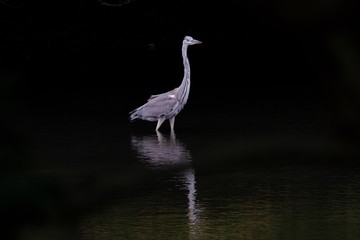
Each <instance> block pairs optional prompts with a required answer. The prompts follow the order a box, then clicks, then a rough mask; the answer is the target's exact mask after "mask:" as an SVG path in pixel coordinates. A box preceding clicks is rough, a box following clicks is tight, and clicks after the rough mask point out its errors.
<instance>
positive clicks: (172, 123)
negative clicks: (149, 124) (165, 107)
mask: <svg viewBox="0 0 360 240" xmlns="http://www.w3.org/2000/svg"><path fill="white" fill-rule="evenodd" d="M169 122H170V128H171V130H174V123H175V117H173V118H170V119H169Z"/></svg>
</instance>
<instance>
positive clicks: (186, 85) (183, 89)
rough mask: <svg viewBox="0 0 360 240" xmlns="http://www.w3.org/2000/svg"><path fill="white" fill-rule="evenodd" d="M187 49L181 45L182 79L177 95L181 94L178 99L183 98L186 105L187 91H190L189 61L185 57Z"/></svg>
mask: <svg viewBox="0 0 360 240" xmlns="http://www.w3.org/2000/svg"><path fill="white" fill-rule="evenodd" d="M187 48H188V45H186V44H183V46H182V58H183V64H184V78H183V80H182V82H181V85H180V86H179V93H180V94H181V95H180V96H179V97H180V98H183V100H184V101H183V102H184V104H185V103H186V101H187V99H188V96H189V91H190V63H189V59H188V57H187Z"/></svg>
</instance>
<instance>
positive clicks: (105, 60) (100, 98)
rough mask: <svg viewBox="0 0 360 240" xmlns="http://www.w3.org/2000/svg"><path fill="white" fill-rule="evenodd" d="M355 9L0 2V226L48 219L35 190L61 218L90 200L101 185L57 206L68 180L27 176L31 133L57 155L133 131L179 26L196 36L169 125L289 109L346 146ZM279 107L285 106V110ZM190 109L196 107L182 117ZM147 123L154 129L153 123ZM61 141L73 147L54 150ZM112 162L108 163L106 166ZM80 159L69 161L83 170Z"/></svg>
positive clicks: (162, 78)
mask: <svg viewBox="0 0 360 240" xmlns="http://www.w3.org/2000/svg"><path fill="white" fill-rule="evenodd" d="M359 16H360V15H359V8H358V3H357V2H356V1H353V0H328V1H322V0H312V1H310V0H309V1H304V0H292V1H277V0H276V1H263V0H252V1H251V0H247V1H218V2H216V1H215V2H210V1H201V0H198V1H190V0H188V1H186V0H174V1H165V0H153V1H149V0H143V1H141V0H123V1H122V0H112V1H110V0H108V1H105V0H102V1H96V0H89V1H70V0H68V1H66V0H65V1H60V0H59V1H57V0H48V1H45V0H34V1H25V0H0V123H1V125H0V141H1V142H0V143H1V144H0V147H1V148H0V163H1V168H0V173H1V180H2V183H1V184H2V186H3V187H1V189H2V196H9V197H7V198H2V202H1V204H2V206H10V207H5V208H1V215H2V217H3V218H4V219H6V220H7V225H6V226H7V227H9V229H8V231H9V232H10V233H14V232H16V230H17V229H16V227H17V226H18V221H19V219H21V220H22V221H24V222H26V221H30V222H31V221H32V220H34V219H42V215H41V214H44V215H45V217H44V219H46V216H47V215H48V213H44V212H47V209H46V208H44V209H42V208H41V207H42V206H40V205H41V204H42V202H41V201H38V200H39V199H40V200H42V201H43V202H44V203H46V202H51V203H54V205H56V204H57V203H59V205H61V206H60V207H59V206H58V205H56V207H54V208H55V209H56V210H54V212H56V213H57V211H58V212H62V211H64V210H66V211H67V212H66V211H65V213H61V214H63V215H64V216H65V221H67V220H69V219H72V217H73V216H74V215H77V212H76V211H77V210H78V209H81V207H82V205H83V203H84V202H85V203H87V204H89V202H88V199H89V198H90V199H92V198H93V197H94V196H93V195H92V193H91V192H92V189H93V188H95V187H94V186H99V185H100V186H101V184H98V185H96V184H94V183H86V184H85V185H81V184H83V183H82V181H83V180H79V182H80V184H78V185H76V187H74V189H77V190H79V192H80V193H82V194H83V196H82V198H81V200H83V202H82V201H81V200H79V199H77V197H78V196H77V195H76V196H71V197H70V199H71V200H69V202H66V201H65V200H64V201H62V199H61V198H58V196H59V195H60V197H64V195H66V194H63V193H59V192H61V191H62V190H63V188H66V187H67V186H68V185H67V184H69V183H68V182H67V181H69V180H67V178H66V177H64V179H66V180H64V179H63V178H61V180H58V179H55V180H54V181H53V179H47V178H46V179H43V178H42V177H40V179H39V177H38V175H36V174H35V176H33V175H31V174H30V175H31V176H28V174H29V172H31V171H34V169H35V171H34V172H36V171H37V170H38V169H36V167H34V166H36V162H37V161H38V158H37V156H36V154H34V152H36V151H35V150H34V151H33V150H32V148H33V147H38V146H37V144H38V143H39V142H40V143H41V144H43V146H45V147H43V148H44V149H45V150H43V151H44V152H45V153H42V154H43V155H42V156H41V157H43V158H44V159H47V157H48V158H49V159H58V160H59V162H61V161H64V162H65V164H64V165H66V164H67V163H68V162H72V160H74V159H75V160H78V159H77V158H78V156H81V155H82V154H84V153H83V152H81V151H84V152H85V150H86V151H87V150H88V149H87V148H86V147H84V149H85V150H84V149H82V148H81V147H83V146H82V145H81V144H78V141H79V142H80V143H81V142H82V143H83V144H85V143H89V142H90V144H89V146H90V147H93V146H98V148H96V149H94V154H92V155H93V158H97V157H99V156H100V157H103V155H102V154H103V151H104V149H108V148H107V147H108V146H107V145H106V144H107V143H108V142H110V143H114V142H116V141H114V139H115V138H116V137H117V136H124V132H123V130H124V129H130V128H131V126H130V125H129V124H130V123H129V121H128V116H129V115H128V113H129V111H131V110H133V109H134V108H136V107H138V106H140V105H141V104H143V103H144V102H145V101H146V99H147V98H148V96H150V95H151V94H156V93H161V92H164V91H168V90H170V89H173V88H174V87H177V86H178V85H179V84H180V82H181V80H182V76H183V66H182V59H181V43H182V40H183V38H184V36H185V35H190V36H192V37H194V38H196V39H198V40H200V41H202V42H203V44H201V45H196V46H190V47H189V49H188V56H189V58H190V64H191V71H192V72H191V73H192V79H191V80H192V85H191V91H190V97H189V102H188V104H187V106H186V108H185V109H186V111H184V112H183V113H181V114H182V116H183V118H182V119H183V121H184V122H186V123H187V124H188V125H187V127H184V124H180V125H178V126H176V127H177V129H180V130H181V131H179V132H181V133H186V131H187V132H193V131H196V130H197V129H201V124H202V123H201V121H199V119H202V118H204V119H206V121H207V122H208V121H218V122H216V123H213V125H211V124H210V125H206V124H205V125H206V126H214V125H216V126H219V129H217V130H219V131H222V129H223V128H227V130H229V129H231V128H232V127H233V126H227V119H229V118H232V117H235V116H236V117H237V119H240V120H241V121H242V122H241V121H240V123H242V124H243V125H242V126H240V128H241V127H242V128H243V129H246V128H248V126H250V125H251V124H252V123H254V124H255V125H256V123H260V124H258V125H261V128H262V129H263V130H264V129H266V130H268V129H267V128H271V126H273V125H272V124H269V123H266V122H267V120H268V119H265V120H263V119H264V118H266V117H268V116H269V114H270V115H271V114H273V115H272V116H275V115H276V120H279V119H282V121H279V123H277V124H280V125H281V124H282V123H283V122H292V121H293V120H296V118H299V119H306V121H308V122H311V123H313V122H312V121H314V122H315V121H317V123H316V124H318V125H317V126H318V127H319V128H321V126H320V125H324V124H325V125H326V127H325V128H321V131H323V130H324V129H325V131H328V132H331V134H333V136H335V137H336V139H339V140H341V141H340V142H341V143H342V144H343V143H345V144H344V145H345V146H347V145H349V146H350V145H351V146H357V144H358V134H359V133H360V127H359V122H360V68H359V66H360V42H359V37H360V36H359V31H360V30H359V29H360V28H359V27H360V26H359V18H360V17H359ZM289 112H290V113H296V114H293V115H292V116H293V117H292V118H291V119H286V118H287V117H288V116H289ZM305 114H306V116H305ZM222 115H223V116H224V118H223V119H221V116H222ZM310 115H312V116H310ZM214 116H215V117H214ZM219 116H220V117H219ZM243 116H244V117H243ZM294 116H295V117H294ZM192 117H198V118H196V119H195V118H194V119H195V120H194V121H193V122H194V123H190V122H191V121H192V119H193V118H192ZM213 117H214V118H213ZM84 119H85V120H84ZM214 119H216V120H214ZM219 119H221V120H219ZM242 119H245V120H242ZM319 119H320V120H319ZM273 121H275V120H273ZM264 122H265V124H264V125H263V124H262V123H264ZM294 122H296V121H294ZM84 123H86V124H87V125H85V126H84ZM244 123H246V124H244ZM142 124H144V125H145V124H146V123H142ZM267 124H268V125H267ZM119 125H123V128H121V129H120V128H118V127H117V126H119ZM127 125H129V127H127ZM240 125H241V124H240ZM258 125H256V128H259V126H258ZM106 126H107V127H106ZM142 126H143V125H138V127H139V129H140V131H141V130H144V128H143V127H142ZM146 126H148V127H149V128H148V129H146V131H148V132H150V131H151V133H152V131H153V128H154V125H146ZM190 126H192V127H193V129H191V127H190ZM284 129H285V131H286V128H284ZM212 130H214V129H212V128H210V127H209V128H206V129H203V130H202V131H203V132H202V133H206V132H211V131H212ZM146 131H145V132H146ZM229 132H230V131H229ZM110 133H111V134H110ZM125 135H126V134H125ZM199 135H201V134H199ZM285 140H286V139H285ZM67 141H68V142H67ZM220 141H221V140H220ZM255 142H257V141H256V140H255ZM116 143H117V142H116ZM41 144H40V145H41ZM76 144H78V145H76ZM91 144H92V145H91ZM198 144H199V145H200V144H201V143H198ZM302 144H303V143H302ZM72 145H76V147H74V148H73V151H74V152H75V153H77V154H78V155H76V154H74V155H71V154H68V155H67V154H66V153H64V151H63V150H64V149H67V147H69V146H70V147H71V146H72ZM224 145H225V143H224ZM279 146H280V147H279V148H280V151H281V149H282V148H281V144H279ZM40 147H41V146H40ZM70 147H69V148H70ZM90 147H88V148H90ZM114 149H115V148H113V151H114ZM224 149H225V150H226V149H227V148H224ZM344 149H345V150H344V152H345V151H346V148H344ZM46 151H48V152H46ZM77 151H79V152H77ZM90 152H91V151H90ZM224 152H226V151H224ZM329 152H330V154H331V151H329ZM46 154H49V156H47V155H46ZM107 154H110V155H111V154H112V153H107ZM117 154H118V153H117ZM220 154H222V153H220ZM70 155H71V157H69V156H70ZM89 155H91V154H89ZM61 156H66V157H69V159H66V158H64V159H61ZM106 156H108V155H106ZM116 157H118V158H120V157H121V156H116ZM116 157H114V159H117V158H116ZM93 158H92V157H89V159H93ZM99 159H100V158H99ZM99 159H96V161H95V160H94V162H96V163H98V162H97V161H100V160H99ZM54 161H55V160H54ZM67 161H68V162H67ZM336 161H338V159H337V160H336ZM44 162H45V161H44ZM44 162H41V163H40V164H39V163H37V164H39V165H40V166H41V165H42V164H44ZM89 162H90V160H88V159H86V165H91V164H90V163H89ZM101 163H103V162H101ZM46 164H50V165H51V163H48V162H46ZM117 164H119V163H118V162H115V161H113V162H111V164H109V165H111V166H108V168H109V169H112V168H114V172H116V171H118V170H119V168H120V167H119V166H118V165H117ZM59 165H61V164H59ZM54 166H56V167H57V165H56V164H55V163H54ZM67 166H68V167H69V168H71V167H73V165H71V164H68V165H67ZM83 166H84V164H83V162H81V161H80V162H79V163H78V166H77V171H78V172H80V173H81V174H84V173H83V172H81V171H82V170H83ZM94 166H96V165H95V164H94ZM99 166H102V167H103V165H99ZM74 168H75V167H74ZM94 169H96V167H94ZM94 169H92V171H94ZM109 169H107V170H109ZM68 170H69V171H70V172H71V171H72V170H73V169H68ZM84 171H86V170H84ZM78 172H77V173H78ZM96 174H98V173H97V172H96V173H95V174H94V173H93V175H96ZM102 174H103V175H101V173H99V175H101V177H104V176H105V175H106V174H108V173H102ZM115 174H116V175H118V173H117V172H116V173H115ZM115 174H114V175H115ZM74 175H76V174H74ZM79 175H80V174H79ZM76 177H77V178H78V175H76ZM96 177H99V176H98V175H96V176H95V177H94V176H93V178H95V179H96ZM101 177H99V179H101ZM14 179H16V181H13V180H14ZM54 182H55V183H56V184H55V185H56V186H58V185H60V186H59V188H60V189H61V190H60V191H59V192H58V189H56V188H55V190H54V185H53V183H54ZM64 182H66V183H64ZM71 184H72V182H70V184H69V185H71ZM114 184H116V183H114ZM64 185H65V187H64ZM84 186H85V192H83V190H84ZM86 187H87V188H86ZM4 189H5V190H4ZM14 189H15V190H14ZM26 189H28V191H24V190H26ZM39 189H40V190H39ZM99 189H101V190H102V188H101V187H99ZM99 189H98V190H99ZM17 190H18V191H19V192H17ZM87 190H88V192H86V191H87ZM34 191H35V194H34V193H33V192H34ZM99 191H100V190H99ZM20 193H21V194H20ZM36 193H38V195H37V194H36ZM23 195H25V198H23V197H22V196H23ZM19 196H20V197H19ZM33 196H35V197H37V198H38V199H35V200H33ZM26 197H28V198H26ZM19 199H20V200H19ZM15 200H16V201H15ZM72 200H74V201H72ZM17 201H19V202H17ZM64 202H65V203H64ZM21 204H23V205H21ZM85 205H86V204H85ZM90 205H91V203H90ZM46 206H47V205H46ZM75 210H76V211H75ZM27 211H28V212H27ZM51 214H52V213H50V215H51ZM61 214H60V215H61ZM23 215H25V216H26V217H25V218H23ZM39 215H40V217H39ZM20 222H21V221H20ZM13 223H14V224H13ZM19 224H21V223H19ZM12 227H13V229H12ZM12 230H14V231H12Z"/></svg>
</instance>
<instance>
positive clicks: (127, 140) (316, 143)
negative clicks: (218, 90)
mask: <svg viewBox="0 0 360 240" xmlns="http://www.w3.org/2000/svg"><path fill="white" fill-rule="evenodd" d="M321 108H322V106H320V107H319V105H316V104H315V105H314V104H312V105H308V106H307V107H304V108H303V109H307V110H306V111H303V110H302V109H301V108H298V109H296V110H294V109H293V108H292V107H289V108H286V107H285V105H284V106H283V107H280V110H279V106H278V105H276V106H267V107H263V109H260V110H259V109H258V110H249V111H246V112H244V113H243V114H238V115H234V114H233V113H230V112H228V111H226V110H224V111H223V112H219V113H218V114H217V115H216V116H211V117H210V116H209V115H207V114H206V112H205V111H204V112H201V111H200V112H199V111H198V112H197V114H196V115H195V114H192V113H191V110H189V111H187V112H185V111H184V113H181V115H180V116H179V117H178V119H177V121H176V123H175V132H170V130H169V126H168V122H165V123H164V126H163V127H162V129H161V132H155V130H154V128H155V125H156V123H148V122H135V123H129V122H128V121H127V112H125V111H123V112H124V113H122V112H121V111H120V112H119V113H116V114H115V113H111V112H110V113H109V112H106V111H103V112H96V113H95V114H89V112H90V111H89V112H87V110H80V111H74V112H71V111H70V112H67V113H62V114H58V113H56V112H46V113H41V112H39V113H36V114H34V113H33V114H29V115H26V114H25V115H24V116H23V117H24V119H22V118H18V119H17V120H16V121H17V122H16V124H17V126H18V127H19V129H22V131H21V133H22V134H21V135H20V136H18V137H17V138H16V139H17V140H16V141H15V140H14V147H13V148H14V149H16V151H14V152H17V155H16V154H15V155H12V156H13V158H14V159H27V160H21V161H20V160H19V161H18V162H17V163H16V164H13V165H14V166H13V167H11V165H10V167H9V169H8V170H9V171H8V174H7V175H6V177H5V178H4V179H5V181H4V182H5V183H4V186H5V187H3V193H4V194H3V196H7V197H6V198H5V197H4V198H3V199H2V202H3V204H2V205H3V206H7V211H5V214H6V215H4V216H5V217H7V218H8V219H11V221H9V223H8V225H6V226H7V227H8V229H10V230H9V234H12V236H14V237H15V238H16V239H82V240H92V239H101V240H106V239H307V240H308V239H359V237H360V228H359V223H360V167H359V166H358V164H357V163H356V157H357V156H358V150H357V148H356V146H353V145H351V144H350V143H343V142H341V141H340V140H338V139H336V138H335V137H334V136H332V135H331V133H330V127H329V126H330V124H329V121H328V118H327V117H328V116H327V115H326V114H323V113H322V112H321V111H319V109H321ZM190 109H191V108H190ZM18 131H19V130H18ZM20 139H22V140H21V141H20ZM4 189H5V190H4Z"/></svg>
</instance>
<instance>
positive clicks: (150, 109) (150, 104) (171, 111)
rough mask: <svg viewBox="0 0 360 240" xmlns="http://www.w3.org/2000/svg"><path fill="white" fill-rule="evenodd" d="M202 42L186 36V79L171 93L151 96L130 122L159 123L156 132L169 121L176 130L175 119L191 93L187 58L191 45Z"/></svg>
mask: <svg viewBox="0 0 360 240" xmlns="http://www.w3.org/2000/svg"><path fill="white" fill-rule="evenodd" d="M200 43H201V42H200V41H198V40H195V39H193V38H192V37H189V36H186V37H185V38H184V40H183V45H182V57H183V64H184V78H183V80H182V82H181V84H180V86H179V87H177V88H174V89H173V90H171V91H168V92H165V93H161V94H156V95H151V96H150V97H149V99H148V100H147V102H146V103H145V104H144V105H142V106H140V107H138V108H137V109H135V110H133V111H131V112H130V120H131V121H133V120H135V119H142V120H146V121H157V125H156V130H158V129H159V128H160V126H161V124H162V123H163V122H164V121H165V120H169V122H170V128H171V130H174V123H175V117H176V115H177V114H179V112H180V111H181V110H182V109H183V108H184V106H185V104H186V102H187V100H188V98H189V92H190V64H189V59H188V57H187V48H188V46H189V45H194V44H200Z"/></svg>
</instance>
